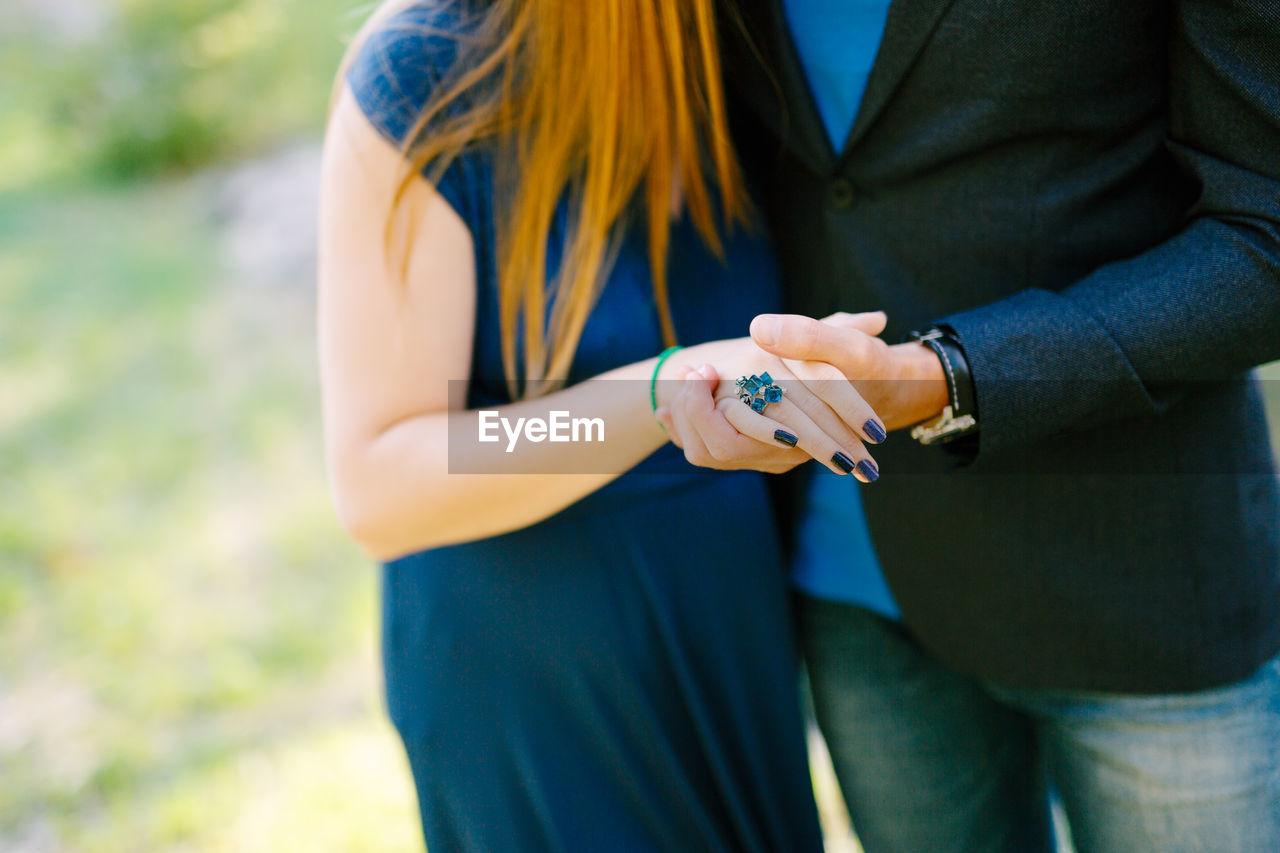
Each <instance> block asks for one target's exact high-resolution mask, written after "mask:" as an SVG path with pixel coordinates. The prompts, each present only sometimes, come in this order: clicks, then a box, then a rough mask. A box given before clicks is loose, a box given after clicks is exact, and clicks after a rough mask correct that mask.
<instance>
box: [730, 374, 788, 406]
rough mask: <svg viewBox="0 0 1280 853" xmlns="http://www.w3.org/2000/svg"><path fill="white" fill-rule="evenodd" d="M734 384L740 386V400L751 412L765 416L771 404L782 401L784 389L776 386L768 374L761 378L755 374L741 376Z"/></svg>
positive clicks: (762, 375) (761, 375)
mask: <svg viewBox="0 0 1280 853" xmlns="http://www.w3.org/2000/svg"><path fill="white" fill-rule="evenodd" d="M734 384H735V385H737V386H738V399H739V400H741V401H742V402H743V403H745V404H747V405H748V406H750V407H751V411H753V412H756V413H757V414H763V413H764V410H765V408H766V407H768V405H769V404H770V403H776V402H778V401H779V400H781V399H782V387H781V386H780V385H775V384H774V383H773V377H772V376H770V375H769V374H768V373H762V374H760V375H759V376H756V375H755V374H754V373H753V374H751V375H750V376H740V377H738V378H737V379H736V380H734Z"/></svg>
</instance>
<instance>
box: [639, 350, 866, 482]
mask: <svg viewBox="0 0 1280 853" xmlns="http://www.w3.org/2000/svg"><path fill="white" fill-rule="evenodd" d="M687 353H688V355H687V356H685V357H684V359H683V361H684V362H685V363H684V364H683V365H681V364H676V365H673V366H672V367H671V368H670V369H669V370H668V369H665V368H664V371H663V377H664V379H666V380H671V379H680V380H682V381H663V382H660V383H659V384H660V386H661V387H660V391H659V395H658V399H659V402H660V408H659V420H660V421H661V422H662V424H663V426H664V427H665V428H666V429H667V431H668V434H669V436H670V437H671V440H672V441H673V442H674V443H675V444H676V445H677V446H679V447H681V448H683V449H684V451H685V457H686V458H687V459H689V461H690V462H692V463H693V464H695V465H700V466H703V467H709V468H719V469H726V470H727V469H743V468H749V469H753V470H757V471H767V472H771V473H777V472H781V471H786V470H788V469H790V468H793V467H795V466H796V465H798V464H799V463H801V462H803V461H805V460H806V458H807V457H812V458H814V459H817V460H819V461H820V462H822V463H823V464H824V465H826V466H827V467H828V468H830V469H831V470H832V471H835V472H837V473H841V474H847V473H854V475H855V476H856V477H858V479H860V480H862V481H863V482H870V481H872V480H874V479H876V477H877V476H878V469H877V468H876V465H875V461H874V460H873V459H871V457H870V455H869V454H868V453H867V451H866V449H865V447H864V445H863V442H864V441H869V442H871V443H875V442H876V439H877V438H880V437H883V435H884V429H883V427H882V426H881V425H880V422H879V419H878V418H877V417H876V415H875V412H873V411H872V410H871V408H870V407H869V406H867V405H866V404H865V403H863V402H862V401H861V398H859V397H858V395H857V393H856V392H855V391H854V390H853V389H852V387H851V386H849V384H848V383H847V382H842V383H841V384H842V385H844V387H845V389H846V394H845V396H844V398H842V400H841V403H842V405H843V406H844V408H845V410H846V411H854V410H857V411H859V412H860V415H861V416H860V417H855V422H858V423H860V424H861V425H862V426H861V428H859V429H850V428H849V427H848V426H846V425H845V422H844V421H842V419H841V417H840V416H839V415H837V414H836V413H835V412H834V411H832V409H831V408H830V407H829V406H828V405H827V404H826V403H824V402H823V401H822V400H820V399H818V398H817V397H815V396H814V395H813V394H812V393H811V392H810V391H809V390H808V388H806V386H805V385H804V384H803V383H802V382H800V381H798V380H797V379H796V378H795V376H794V375H793V374H792V373H791V371H790V370H788V369H787V367H786V366H785V365H783V364H782V362H781V361H780V360H779V359H776V358H774V357H772V356H770V355H768V354H767V353H764V352H762V351H761V350H760V349H759V348H758V347H756V346H755V345H754V344H753V343H752V342H751V341H750V339H747V338H743V339H740V340H738V341H717V342H714V343H711V344H703V345H701V346H697V347H691V348H690V349H689V350H688V351H687ZM682 355H683V353H682ZM701 357H707V358H709V359H712V360H714V361H715V363H718V364H721V365H727V364H732V365H733V368H732V371H733V375H735V376H736V375H738V374H739V373H741V374H763V373H765V372H767V373H769V374H770V376H771V377H772V379H773V380H774V382H775V383H777V384H778V385H780V386H781V387H783V388H784V389H785V393H784V395H783V397H782V399H781V400H780V401H778V402H777V403H773V404H771V405H769V406H768V407H767V408H766V410H765V411H764V412H762V413H757V412H755V411H752V409H751V408H750V407H749V406H747V405H744V403H743V402H742V401H741V400H740V399H739V398H738V388H737V387H736V384H735V382H734V381H732V379H730V378H729V376H727V375H721V373H719V372H717V370H716V369H715V368H713V367H712V366H711V364H710V363H702V364H701V365H700V366H698V367H693V364H696V363H698V362H700V361H701V360H702V359H701ZM726 369H727V368H725V367H721V371H725V370H726ZM793 447H794V448H795V449H793Z"/></svg>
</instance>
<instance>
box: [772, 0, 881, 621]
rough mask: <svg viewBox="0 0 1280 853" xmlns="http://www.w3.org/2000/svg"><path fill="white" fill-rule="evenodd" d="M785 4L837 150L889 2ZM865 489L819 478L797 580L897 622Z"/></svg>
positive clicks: (811, 495) (804, 527)
mask: <svg viewBox="0 0 1280 853" xmlns="http://www.w3.org/2000/svg"><path fill="white" fill-rule="evenodd" d="M783 5H784V6H785V8H786V14H787V24H788V25H789V26H790V27H791V34H792V39H793V40H794V42H795V45H796V51H797V52H798V54H799V56H800V63H801V65H803V66H804V70H805V74H806V75H807V76H808V78H809V89H810V91H812V92H813V98H814V101H815V102H816V103H817V107H818V112H819V113H820V114H821V116H822V123H823V125H825V126H826V129H827V135H828V136H829V137H830V139H831V147H832V148H833V149H835V150H836V151H839V150H840V149H841V148H843V147H844V140H845V137H847V136H848V135H849V130H850V129H851V128H852V127H853V120H854V117H855V116H856V115H857V113H858V105H859V104H860V103H861V102H862V94H863V92H864V91H865V90H866V87H867V78H868V76H870V74H871V65H872V63H873V62H874V61H875V58H876V51H877V49H879V47H880V39H881V37H882V36H883V35H884V25H885V19H886V18H887V16H888V13H889V3H888V0H785V2H784V4H783ZM863 488H875V486H863V485H862V484H861V483H859V482H858V481H857V480H855V479H854V478H853V477H850V476H846V477H841V476H839V475H837V474H835V473H833V472H831V471H829V470H827V469H825V468H821V469H820V470H818V471H816V472H815V473H814V476H813V479H812V481H811V482H810V485H809V489H808V492H807V494H806V495H805V498H804V506H803V507H802V511H801V516H800V519H801V520H800V528H799V531H798V533H797V537H796V553H795V561H794V569H793V574H792V578H791V580H792V583H793V584H794V585H795V586H796V587H797V588H799V589H801V590H803V591H804V592H806V593H808V594H810V595H814V596H817V597H818V598H826V599H831V600H835V601H843V602H847V603H849V604H858V605H861V606H863V607H866V608H869V609H871V610H874V611H875V612H877V613H880V614H882V615H884V616H888V617H889V618H891V619H897V618H899V615H900V614H899V610H898V605H897V603H896V602H895V601H894V599H893V594H892V593H891V592H890V591H889V587H888V585H887V584H886V583H885V579H884V573H883V572H882V571H881V569H880V563H879V561H878V560H877V559H876V553H875V548H874V547H873V545H872V543H871V534H870V533H869V532H868V530H867V522H866V519H865V518H864V517H863V514H862V498H861V495H860V494H859V490H861V489H863Z"/></svg>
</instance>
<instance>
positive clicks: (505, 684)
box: [348, 6, 822, 853]
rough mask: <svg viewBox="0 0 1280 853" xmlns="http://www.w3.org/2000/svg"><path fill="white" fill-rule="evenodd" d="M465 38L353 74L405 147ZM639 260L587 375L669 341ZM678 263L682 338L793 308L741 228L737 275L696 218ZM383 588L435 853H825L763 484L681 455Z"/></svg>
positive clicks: (468, 176)
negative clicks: (707, 242) (784, 303)
mask: <svg viewBox="0 0 1280 853" xmlns="http://www.w3.org/2000/svg"><path fill="white" fill-rule="evenodd" d="M424 25H429V26H430V27H431V28H432V31H431V32H430V33H428V32H423V31H422V27H423V26H424ZM460 26H461V25H460V24H459V22H458V21H457V20H456V19H455V18H453V17H451V16H450V15H448V14H446V13H443V12H441V11H439V9H436V8H431V7H426V6H424V7H418V8H414V9H411V10H410V11H408V12H405V13H401V14H400V15H398V16H397V17H396V18H395V19H393V20H391V21H389V22H388V23H387V24H385V25H384V26H383V27H382V28H381V29H380V30H379V31H378V32H377V33H375V34H374V35H373V36H372V37H371V38H370V39H369V41H368V42H367V43H366V44H365V46H364V47H363V48H362V50H361V51H360V53H359V54H358V56H357V57H356V60H355V63H354V65H353V66H352V68H351V69H350V71H349V74H348V82H349V83H350V85H351V88H352V90H353V92H354V94H355V97H356V100H357V102H358V103H359V105H360V107H361V109H362V110H363V111H364V113H365V114H366V116H368V118H369V119H370V121H371V122H372V123H373V124H374V126H376V127H377V128H378V129H379V130H380V131H381V132H382V133H383V134H384V135H385V136H387V137H388V138H389V139H392V140H394V141H397V142H399V141H400V140H401V138H402V137H403V136H404V135H405V134H406V133H407V132H408V128H409V125H410V123H411V121H412V119H413V117H414V115H415V113H416V111H417V110H418V108H420V107H421V105H422V104H423V103H424V102H425V101H426V99H427V98H428V97H429V95H430V93H431V91H432V87H433V86H434V85H437V84H438V82H439V79H440V74H441V73H442V72H443V71H444V70H445V69H448V68H449V67H450V63H451V62H452V61H453V58H454V55H455V45H454V42H453V41H452V38H453V37H455V36H456V34H457V30H458V28H459V27H460ZM492 185H493V178H492V174H491V163H490V162H489V161H488V160H487V155H486V152H484V151H481V150H477V151H471V152H468V153H467V154H466V155H465V156H463V157H462V158H461V159H460V160H458V161H457V162H455V163H454V164H453V165H451V166H450V168H449V170H448V171H447V172H446V174H445V175H444V176H443V177H442V178H441V179H440V180H439V181H438V182H437V188H438V189H439V191H440V192H441V194H442V195H443V196H444V198H445V199H446V200H447V201H448V202H449V203H450V204H451V205H452V206H453V207H454V209H455V210H456V211H457V212H458V214H459V215H460V216H461V218H462V219H463V221H464V222H465V223H466V224H467V226H468V227H469V229H470V230H471V234H472V237H473V242H474V245H475V253H476V270H477V306H476V308H477V310H476V325H475V345H474V353H473V369H472V376H471V380H470V389H469V406H470V407H472V408H475V407H480V406H485V407H488V406H493V405H499V404H501V403H503V402H507V401H508V397H507V392H506V389H505V386H504V384H503V380H502V375H503V374H502V366H501V357H500V353H499V337H498V313H497V286H496V281H495V276H494V247H493V222H494V219H493V210H492V201H493V191H492ZM562 227H563V220H562V221H561V223H560V224H559V225H557V227H556V230H557V231H559V229H561V228H562ZM559 245H560V240H559V233H553V234H552V235H551V238H550V246H551V247H553V249H554V247H556V246H559ZM646 253H647V248H646V241H645V238H644V235H643V233H641V232H640V231H639V230H637V231H636V232H635V233H630V234H628V235H627V237H626V239H625V240H624V241H623V245H622V247H621V249H620V252H619V256H618V258H617V261H616V263H615V265H614V267H613V269H612V272H611V274H610V276H609V278H608V280H607V282H606V284H605V286H604V288H603V291H602V293H601V296H600V298H599V301H598V303H597V305H596V307H595V309H594V311H593V313H592V314H591V317H590V319H589V321H588V322H587V325H586V330H585V332H584V333H583V336H582V341H581V344H580V345H579V348H578V350H577V354H576V357H575V361H574V364H573V370H572V374H571V381H577V380H580V379H585V378H587V377H590V376H594V375H597V374H599V373H601V372H603V371H606V370H608V369H610V368H613V367H616V366H619V365H622V364H627V363H632V362H635V361H640V360H643V359H645V358H648V357H651V356H653V355H654V354H655V353H657V352H658V351H659V350H661V349H662V340H661V334H660V332H659V325H658V318H657V312H656V310H655V308H654V301H653V298H652V291H651V280H650V275H649V267H648V263H647V259H646ZM669 257H670V261H669V267H670V271H669V279H670V291H671V294H672V299H671V301H672V306H671V307H672V311H673V315H674V319H675V324H676V328H677V332H678V335H679V337H680V340H681V342H682V343H685V344H690V343H696V342H700V341H705V340H714V339H719V338H729V337H739V336H742V335H743V334H745V332H746V329H747V326H748V324H749V322H750V320H751V318H752V317H753V316H754V315H755V314H756V313H758V312H760V311H767V310H774V309H776V308H777V307H778V304H779V292H778V282H777V279H776V272H775V268H774V264H773V258H772V255H771V253H770V251H769V249H768V246H767V244H766V243H765V242H764V238H763V236H762V232H759V231H757V232H755V233H754V234H752V233H745V232H744V231H743V229H741V228H739V229H737V231H736V232H735V233H733V234H732V235H731V236H730V237H729V239H728V241H727V246H726V258H727V260H726V261H725V262H721V261H719V260H717V259H716V258H715V257H714V256H713V255H711V254H710V253H709V252H708V251H707V250H706V249H705V248H704V247H703V245H702V243H701V240H700V238H699V237H698V235H697V234H696V232H695V230H694V229H693V227H692V226H691V225H690V224H689V223H688V222H687V221H684V220H682V221H681V222H679V223H678V224H675V225H673V233H672V242H671V249H670V256H669ZM556 262H557V259H556V258H554V257H553V258H552V267H553V268H554V266H555V264H556ZM382 592H383V596H382V606H383V610H382V617H383V660H384V666H385V676H386V691H387V702H388V708H389V711H390V715H391V718H392V720H393V722H394V724H395V726H396V728H397V730H398V731H399V733H400V735H401V737H402V740H403V741H404V744H405V747H406V750H407V753H408V756H409V761H410V765H411V768H412V771H413V776H414V781H415V784H416V787H417V791H418V799H419V806H420V810H421V815H422V825H423V831H424V834H425V837H426V842H427V847H428V849H429V850H430V851H431V853H446V851H454V850H475V851H503V853H511V852H512V851H525V850H529V851H533V850H537V851H543V850H563V851H579V850H581V851H605V850H608V851H631V850H636V851H659V850H662V851H667V850H670V851H686V850H709V851H730V850H733V851H739V850H742V851H792V850H795V851H819V850H821V849H822V842H821V834H820V831H819V827H818V821H817V814H816V809H815V806H814V802H813V795H812V787H811V783H810V777H809V770H808V765H807V761H806V750H805V738H804V728H803V723H802V719H801V713H800V710H799V706H798V701H799V700H798V688H797V682H796V651H795V646H794V642H793V638H792V635H791V626H790V621H789V612H788V607H787V579H786V573H785V569H784V566H783V563H782V560H781V555H780V553H779V545H778V541H777V538H776V536H775V531H774V525H773V519H772V515H771V510H770V506H769V503H768V500H767V495H766V490H765V482H764V480H763V478H762V477H761V476H760V475H757V474H754V473H747V472H740V473H731V474H726V473H719V472H713V471H708V470H704V469H697V468H694V467H692V466H690V465H688V464H687V463H686V462H685V461H684V459H683V457H682V455H681V453H680V451H679V450H678V449H676V448H674V447H673V446H671V445H667V446H666V447H664V448H663V449H661V450H659V451H657V452H656V453H655V454H654V455H653V456H651V457H650V458H649V459H647V460H646V461H645V462H643V463H641V465H640V466H638V467H637V468H636V469H633V470H632V471H630V472H628V473H627V474H625V475H623V476H622V477H620V478H619V479H617V480H615V481H614V482H612V483H610V484H609V485H608V486H606V487H605V488H603V489H601V490H600V491H598V492H596V493H595V494H592V495H590V496H588V497H587V498H584V499H583V500H581V501H579V502H578V503H576V504H574V505H572V506H570V507H568V508H567V509H565V510H563V511H561V512H559V513H558V514H556V515H555V516H553V517H551V518H549V519H547V520H546V521H543V522H541V523H538V524H535V525H533V526H530V527H527V528H524V529H521V530H517V531H514V532H511V533H507V534H504V535H501V536H495V537H493V538H490V539H484V540H481V541H477V542H470V543H466V544H461V545H455V546H450V547H443V548H435V549H431V550H427V551H422V552H419V553H415V554H410V555H407V556H404V557H402V558H399V559H396V560H393V561H390V562H388V563H386V564H384V566H383V590H382Z"/></svg>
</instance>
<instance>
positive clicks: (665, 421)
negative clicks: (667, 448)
mask: <svg viewBox="0 0 1280 853" xmlns="http://www.w3.org/2000/svg"><path fill="white" fill-rule="evenodd" d="M653 416H654V417H656V418H657V419H658V423H660V424H662V428H663V429H664V430H665V431H666V433H667V438H669V439H671V443H672V444H674V445H675V446H676V447H678V448H680V449H681V450H684V445H683V444H682V443H681V439H680V432H679V431H678V430H677V429H676V423H675V421H673V420H672V419H671V409H670V408H668V407H666V406H659V407H658V408H657V410H656V411H655V412H654V413H653Z"/></svg>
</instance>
